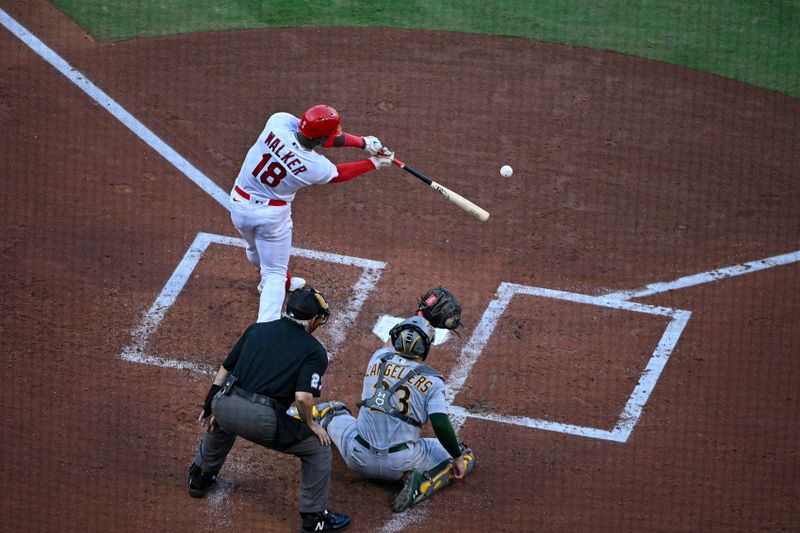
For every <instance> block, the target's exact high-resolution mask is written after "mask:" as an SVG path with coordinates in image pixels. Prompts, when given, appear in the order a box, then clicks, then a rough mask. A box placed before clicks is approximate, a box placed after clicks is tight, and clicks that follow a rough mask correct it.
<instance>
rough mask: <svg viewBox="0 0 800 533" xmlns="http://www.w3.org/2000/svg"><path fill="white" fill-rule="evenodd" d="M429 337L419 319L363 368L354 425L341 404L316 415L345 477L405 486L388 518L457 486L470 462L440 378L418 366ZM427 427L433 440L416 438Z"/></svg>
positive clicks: (395, 333)
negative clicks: (350, 472) (349, 474)
mask: <svg viewBox="0 0 800 533" xmlns="http://www.w3.org/2000/svg"><path fill="white" fill-rule="evenodd" d="M459 312H460V311H459ZM435 333H436V331H435V329H434V328H433V326H431V324H430V323H429V322H428V321H427V320H426V319H425V318H424V316H419V315H415V316H413V317H410V318H408V319H406V320H404V321H403V322H401V323H400V324H398V325H397V326H395V327H394V328H393V329H392V331H391V332H390V338H391V346H386V347H382V348H380V349H378V350H376V351H375V352H374V353H373V354H372V357H371V358H370V360H369V363H368V365H367V369H366V372H365V376H364V382H363V387H362V391H361V398H362V400H361V404H360V411H359V414H358V418H354V417H353V416H351V415H350V413H349V411H348V410H347V408H346V406H345V405H344V404H343V403H342V402H338V401H332V402H326V403H324V404H320V405H318V406H316V407H315V415H316V416H317V418H318V419H319V420H320V423H321V425H322V426H323V427H324V428H326V430H327V431H328V434H329V435H330V437H331V441H332V442H333V443H334V444H335V445H336V447H337V448H338V450H339V452H340V453H341V455H342V458H343V459H344V461H345V463H346V464H347V466H348V467H349V468H350V469H351V470H353V471H355V472H358V473H359V474H362V475H364V476H366V477H370V478H374V479H381V480H387V481H396V480H400V479H403V478H405V482H404V486H403V488H402V490H401V491H400V492H399V493H398V494H397V496H396V497H395V499H394V502H393V504H392V510H394V511H395V512H401V511H404V510H405V509H407V508H408V507H409V506H411V505H414V504H416V503H418V502H420V501H422V500H423V499H425V498H428V497H429V496H430V495H432V494H433V493H434V492H436V491H438V490H440V489H441V488H444V487H445V486H446V485H448V484H449V483H450V482H451V481H452V480H453V479H454V478H457V479H461V478H463V477H464V475H466V474H468V473H469V472H470V471H471V470H472V467H473V465H474V462H475V458H474V455H473V453H472V451H471V450H469V449H468V448H467V447H466V446H465V445H463V444H460V443H459V442H458V440H457V439H456V435H455V431H454V430H453V426H452V424H451V423H450V419H449V417H448V414H447V412H448V409H447V402H446V400H445V385H444V380H443V378H442V376H441V375H440V374H439V373H438V372H437V371H436V370H434V369H433V368H431V367H429V366H427V365H425V364H423V361H424V360H425V359H426V357H427V355H428V351H429V349H430V346H431V343H432V342H433V340H434V336H435ZM428 420H430V422H431V425H432V426H433V430H434V433H435V435H436V438H420V434H421V430H422V427H423V426H424V425H425V424H426V423H427V422H428Z"/></svg>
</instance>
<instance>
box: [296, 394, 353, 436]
mask: <svg viewBox="0 0 800 533" xmlns="http://www.w3.org/2000/svg"><path fill="white" fill-rule="evenodd" d="M342 413H347V414H351V413H350V409H348V408H347V404H346V403H344V402H340V401H339V400H331V401H329V402H322V403H318V404H317V405H315V406H314V407H313V408H312V410H311V416H313V417H314V420H316V421H317V423H318V424H319V425H320V426H322V428H323V429H328V424H330V422H331V420H333V417H335V416H337V415H340V414H342ZM286 414H287V415H289V416H291V417H292V418H296V419H298V420H302V419H301V418H300V412H299V411H298V410H297V407H295V406H294V405H293V406H291V407H290V408H289V409H288V410H287V411H286Z"/></svg>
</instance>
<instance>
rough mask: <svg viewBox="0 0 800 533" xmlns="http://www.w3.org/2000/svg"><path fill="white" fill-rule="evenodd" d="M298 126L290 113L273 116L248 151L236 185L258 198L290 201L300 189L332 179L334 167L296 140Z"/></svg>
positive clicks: (298, 121)
mask: <svg viewBox="0 0 800 533" xmlns="http://www.w3.org/2000/svg"><path fill="white" fill-rule="evenodd" d="M299 123H300V120H299V119H298V118H297V117H295V116H292V115H290V114H289V113H275V114H274V115H272V116H271V117H270V118H269V120H267V124H266V126H264V130H263V131H262V132H261V135H259V137H258V140H257V141H256V142H255V144H254V145H253V146H252V147H251V148H250V150H248V152H247V156H246V157H245V159H244V163H242V168H241V170H240V171H239V176H238V177H237V178H236V185H238V186H239V187H240V188H242V189H244V190H245V192H247V193H248V194H251V195H253V196H255V197H256V198H259V199H260V198H267V199H275V200H284V201H286V202H291V201H292V200H293V199H294V195H295V193H296V192H297V191H298V190H299V189H301V188H303V187H306V186H308V185H315V184H323V183H328V182H329V181H331V180H332V179H333V178H335V177H336V176H337V175H338V171H337V170H336V165H334V164H333V163H331V162H330V161H329V160H328V158H326V157H325V156H323V155H321V154H319V153H317V152H315V151H314V150H309V149H306V148H304V147H303V146H302V145H300V143H299V142H298V141H297V137H296V136H295V134H296V133H297V132H298V131H299V130H298V124H299Z"/></svg>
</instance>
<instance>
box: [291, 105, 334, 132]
mask: <svg viewBox="0 0 800 533" xmlns="http://www.w3.org/2000/svg"><path fill="white" fill-rule="evenodd" d="M300 133H302V134H303V135H305V136H306V137H308V138H309V139H315V138H317V137H330V136H333V137H336V136H337V135H340V134H341V133H342V128H341V127H340V126H339V113H337V112H336V110H335V109H334V108H332V107H331V106H329V105H324V104H320V105H315V106H314V107H311V108H309V109H308V110H307V111H306V112H305V113H303V116H302V117H300Z"/></svg>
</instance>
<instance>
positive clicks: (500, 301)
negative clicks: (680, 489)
mask: <svg viewBox="0 0 800 533" xmlns="http://www.w3.org/2000/svg"><path fill="white" fill-rule="evenodd" d="M517 295H521V296H536V297H540V298H551V299H556V300H566V301H569V302H575V303H579V304H585V305H593V306H599V307H606V308H612V309H620V310H623V311H631V312H635V313H644V314H648V315H656V316H664V317H668V318H669V319H670V321H669V323H668V324H667V327H666V329H665V330H664V333H663V334H662V335H661V339H660V340H659V342H658V343H657V344H656V346H655V349H654V350H653V353H652V355H651V356H650V359H649V360H648V362H647V365H646V366H645V368H644V370H643V371H642V373H641V375H640V376H639V382H638V383H637V385H636V387H635V388H634V389H633V391H632V392H631V394H630V396H629V397H628V400H627V402H626V403H625V406H624V407H623V409H622V412H621V413H620V415H619V417H618V419H617V422H616V424H615V425H614V427H613V429H611V430H607V429H601V428H594V427H584V426H576V425H572V424H564V423H559V422H553V421H550V420H539V419H535V418H528V417H524V416H510V415H503V414H500V413H484V412H481V413H472V412H470V411H468V410H467V409H464V408H463V407H459V406H456V405H452V402H453V400H454V398H455V396H456V395H457V394H458V391H460V390H461V387H462V386H463V385H464V383H465V382H466V380H467V378H468V377H469V375H470V372H471V370H472V367H473V366H474V365H475V363H476V362H477V360H478V357H480V355H481V354H482V353H483V351H484V348H485V346H486V343H487V342H488V340H489V338H490V337H491V336H492V334H493V333H494V330H495V328H496V326H497V323H498V321H499V320H500V318H501V317H502V316H503V314H504V313H505V310H506V309H507V308H508V305H509V304H510V303H511V299H512V298H513V297H514V296H517ZM690 316H691V312H689V311H684V310H681V309H670V308H668V307H657V306H652V305H645V304H640V303H635V302H630V301H626V300H621V299H618V298H610V297H604V296H588V295H585V294H577V293H572V292H564V291H556V290H552V289H545V288H541V287H530V286H527V285H517V284H514V283H505V282H504V283H501V284H500V287H499V288H498V289H497V297H496V298H495V299H494V300H492V301H491V302H490V303H489V306H488V307H487V309H486V311H485V312H484V314H483V317H482V318H481V321H480V323H479V324H478V326H477V327H476V328H475V331H474V332H473V334H472V336H471V337H470V340H469V342H468V343H467V345H466V346H465V347H464V350H463V351H462V352H461V357H460V358H459V360H458V363H457V365H456V367H455V369H454V370H453V372H452V373H451V374H450V378H449V380H448V384H447V385H448V386H447V389H448V394H450V395H451V397H450V398H448V400H449V401H450V403H451V406H452V409H453V413H454V414H455V415H456V416H458V417H459V418H478V419H482V420H491V421H495V422H502V423H505V424H513V425H517V426H525V427H530V428H536V429H544V430H548V431H556V432H559V433H568V434H570V435H578V436H581V437H590V438H595V439H601V440H611V441H616V442H626V441H627V440H628V437H629V436H630V434H631V432H632V431H633V428H634V426H635V425H636V423H637V422H638V420H639V417H640V416H641V414H642V409H643V408H644V406H645V404H646V403H647V399H648V398H649V397H650V393H651V392H652V390H653V388H654V387H655V385H656V382H657V381H658V378H659V377H660V376H661V372H662V370H664V366H665V365H666V364H667V361H668V360H669V356H670V354H671V353H672V351H673V349H674V348H675V345H676V344H677V343H678V339H679V338H680V336H681V332H682V331H683V328H684V327H685V326H686V323H687V322H688V321H689V317H690Z"/></svg>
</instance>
